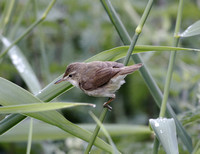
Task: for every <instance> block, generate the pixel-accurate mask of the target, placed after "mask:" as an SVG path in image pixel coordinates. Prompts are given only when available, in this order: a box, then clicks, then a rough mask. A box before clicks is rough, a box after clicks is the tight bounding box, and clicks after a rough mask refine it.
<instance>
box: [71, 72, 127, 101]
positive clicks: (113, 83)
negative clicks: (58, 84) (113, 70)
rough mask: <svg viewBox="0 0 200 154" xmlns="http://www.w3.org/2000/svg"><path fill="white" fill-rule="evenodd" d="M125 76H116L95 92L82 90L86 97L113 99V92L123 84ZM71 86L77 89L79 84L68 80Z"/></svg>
mask: <svg viewBox="0 0 200 154" xmlns="http://www.w3.org/2000/svg"><path fill="white" fill-rule="evenodd" d="M126 76H127V75H116V76H115V77H113V78H112V79H111V80H110V81H109V82H108V83H107V84H106V85H104V86H102V87H99V88H97V89H95V90H91V91H88V90H87V91H86V90H84V89H82V90H83V91H84V92H85V93H86V94H87V95H89V96H94V97H110V98H115V94H114V93H115V92H116V91H117V90H118V89H119V88H120V87H121V85H122V84H124V83H125V80H124V78H125V77H126ZM68 81H69V82H70V83H71V84H72V85H74V86H76V87H77V88H79V84H78V83H77V82H76V81H75V80H70V79H69V80H68Z"/></svg>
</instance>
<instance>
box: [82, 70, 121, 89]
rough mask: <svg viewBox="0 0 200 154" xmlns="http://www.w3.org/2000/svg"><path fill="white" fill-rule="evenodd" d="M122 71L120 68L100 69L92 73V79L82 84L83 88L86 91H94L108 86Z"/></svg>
mask: <svg viewBox="0 0 200 154" xmlns="http://www.w3.org/2000/svg"><path fill="white" fill-rule="evenodd" d="M119 71H120V69H119V68H112V67H105V68H98V69H97V70H95V71H94V72H90V73H91V74H92V75H90V78H87V81H85V82H82V83H83V84H82V85H81V87H82V88H83V89H85V90H94V89H97V88H99V87H101V86H103V85H105V84H107V83H108V82H109V81H110V79H111V78H112V77H113V76H115V75H116V74H117V73H118V72H119Z"/></svg>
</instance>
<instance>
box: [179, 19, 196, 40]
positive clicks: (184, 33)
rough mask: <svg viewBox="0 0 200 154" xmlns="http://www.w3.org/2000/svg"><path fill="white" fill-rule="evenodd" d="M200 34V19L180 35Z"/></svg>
mask: <svg viewBox="0 0 200 154" xmlns="http://www.w3.org/2000/svg"><path fill="white" fill-rule="evenodd" d="M199 34H200V20H198V21H197V22H195V23H194V24H192V25H190V26H189V27H188V28H187V29H186V30H185V31H184V32H183V33H182V34H181V35H180V36H181V37H191V36H195V35H199Z"/></svg>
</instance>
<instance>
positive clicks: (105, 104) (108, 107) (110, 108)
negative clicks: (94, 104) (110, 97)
mask: <svg viewBox="0 0 200 154" xmlns="http://www.w3.org/2000/svg"><path fill="white" fill-rule="evenodd" d="M103 107H104V108H107V109H108V110H109V111H112V107H111V106H110V105H108V104H107V102H105V103H104V104H103Z"/></svg>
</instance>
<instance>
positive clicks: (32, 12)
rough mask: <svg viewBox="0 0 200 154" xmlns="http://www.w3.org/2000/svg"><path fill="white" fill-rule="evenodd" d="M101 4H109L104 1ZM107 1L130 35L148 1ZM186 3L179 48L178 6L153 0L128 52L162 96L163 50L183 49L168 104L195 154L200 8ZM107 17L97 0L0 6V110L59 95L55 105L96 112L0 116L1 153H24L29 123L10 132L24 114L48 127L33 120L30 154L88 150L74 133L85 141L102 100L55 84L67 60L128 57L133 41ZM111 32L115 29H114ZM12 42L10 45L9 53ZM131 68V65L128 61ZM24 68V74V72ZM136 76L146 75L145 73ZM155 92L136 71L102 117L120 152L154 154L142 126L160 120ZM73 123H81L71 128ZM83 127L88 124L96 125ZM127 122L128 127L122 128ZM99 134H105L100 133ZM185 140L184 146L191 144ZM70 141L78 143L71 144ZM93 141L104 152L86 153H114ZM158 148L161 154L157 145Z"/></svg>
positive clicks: (165, 61)
mask: <svg viewBox="0 0 200 154" xmlns="http://www.w3.org/2000/svg"><path fill="white" fill-rule="evenodd" d="M102 2H108V1H107V0H106V1H104V0H103V1H102ZM111 2H112V4H113V7H114V9H115V11H116V12H117V13H118V15H119V17H120V18H121V20H120V21H121V24H124V26H125V31H127V32H128V33H129V35H130V36H131V37H132V36H133V34H134V30H135V29H136V26H138V24H139V21H140V19H141V16H142V15H143V12H144V9H145V7H146V5H147V1H144V0H143V1H141V0H140V1H139V0H134V1H128V0H125V1H119V0H118V1H111ZM183 4H184V5H183V6H184V7H183V13H182V23H181V25H180V26H181V29H180V33H181V34H180V35H179V37H181V39H180V43H179V46H181V47H180V48H175V47H172V40H173V35H174V27H175V20H176V19H177V10H178V1H162V2H161V1H155V2H154V5H153V8H152V9H151V12H150V14H149V16H148V18H147V21H146V22H145V24H144V27H143V29H142V33H141V34H140V37H139V39H138V40H137V44H136V46H135V48H134V51H133V54H136V53H140V57H142V59H143V62H144V64H145V67H146V70H147V71H148V72H149V73H150V74H151V75H152V77H153V78H154V80H155V81H156V83H157V85H158V86H159V87H160V89H161V91H163V89H164V85H165V80H166V72H167V64H168V61H169V52H164V51H171V50H180V51H177V57H176V59H175V65H174V73H173V76H172V82H171V87H170V89H169V98H168V103H170V105H171V106H172V108H173V110H174V111H175V112H174V113H175V114H174V115H173V116H175V117H177V121H178V122H179V123H180V122H181V123H182V124H183V126H185V125H187V127H183V126H182V125H181V123H180V125H178V126H179V128H178V129H181V130H185V132H183V136H184V135H185V136H187V135H188V134H189V136H190V137H191V138H192V141H193V143H188V145H189V144H193V148H194V153H195V152H197V153H198V151H199V138H198V129H199V128H198V124H199V115H200V114H199V95H200V94H199V93H200V91H199V79H200V76H199V74H200V70H199V66H200V63H199V61H200V56H199V53H198V52H196V51H199V50H194V49H195V48H197V49H199V41H200V39H199V36H196V35H199V33H200V31H199V18H200V15H199V13H198V11H199V4H198V2H196V1H185V2H184V3H183ZM109 9H110V8H108V10H109ZM46 15H47V16H46ZM108 15H112V14H110V12H109V11H108V12H106V11H105V10H104V9H103V7H102V5H101V3H100V2H99V1H92V0H84V1H82V0H75V1H74V0H67V1H64V0H63V1H55V0H52V1H51V2H49V1H36V0H33V1H31V0H26V1H25V0H21V1H14V0H2V1H0V31H1V36H0V37H1V44H0V48H1V51H0V57H1V58H0V76H1V79H0V88H1V89H0V91H1V93H0V96H1V97H0V102H1V105H3V106H7V105H13V104H15V105H16V104H18V105H22V104H26V103H34V104H36V103H39V102H49V101H51V100H52V99H55V98H56V97H57V96H60V97H58V98H57V99H58V100H56V101H54V102H61V101H62V102H63V101H64V102H89V103H94V104H96V106H97V107H96V108H95V109H91V108H89V107H81V106H79V107H76V108H72V109H66V110H62V111H61V113H62V114H63V115H61V113H59V112H57V111H45V112H38V113H27V114H18V115H13V114H12V115H10V116H8V117H7V118H4V117H2V119H3V120H2V121H1V122H0V132H1V133H4V132H5V131H7V130H9V129H10V128H11V129H10V131H7V132H6V133H5V134H3V135H2V136H0V146H1V149H2V151H0V153H1V152H2V153H6V152H7V153H9V152H10V151H9V150H10V147H11V146H12V147H13V144H10V143H11V142H18V143H16V144H15V145H16V146H15V148H13V150H14V152H15V153H25V150H24V149H23V148H26V147H24V146H23V147H22V145H21V142H27V138H28V137H27V134H28V129H29V128H28V127H29V126H28V122H29V121H24V122H23V123H20V124H19V125H17V127H13V126H14V125H16V124H17V123H18V122H20V121H21V120H23V119H24V118H25V115H26V116H30V117H34V118H36V119H40V120H42V121H45V122H47V123H50V124H51V125H49V124H47V123H41V122H40V123H38V121H37V122H35V121H34V123H33V140H35V141H36V142H35V143H32V144H33V145H32V149H31V153H48V152H50V151H48V150H49V149H50V148H45V147H48V146H49V147H52V149H51V152H57V151H64V152H65V153H73V151H74V150H79V152H81V153H82V152H83V151H84V150H85V147H86V145H87V144H86V142H85V141H81V142H80V141H79V140H73V139H72V138H70V137H72V135H73V136H76V137H78V138H82V139H83V140H86V141H89V140H90V138H89V136H90V134H91V133H90V132H89V131H91V132H93V129H94V123H95V122H94V121H93V120H92V118H91V117H90V115H89V114H88V111H89V110H92V111H93V112H94V113H95V114H96V115H98V114H100V111H101V109H102V104H103V102H105V101H106V99H104V98H93V97H89V96H86V95H85V94H84V93H82V92H81V91H80V90H78V89H75V88H73V89H72V86H71V85H70V84H68V83H63V84H59V85H56V86H55V85H54V82H55V81H56V80H57V79H58V78H60V77H61V74H62V73H63V72H64V71H65V68H66V66H67V65H68V64H69V63H71V62H75V61H94V60H110V61H116V60H118V61H120V62H121V59H122V58H123V57H125V56H126V52H127V50H128V49H129V46H122V45H123V44H125V45H129V43H130V40H129V39H127V38H125V37H124V36H123V34H122V33H120V32H119V31H120V30H119V29H118V28H119V27H117V26H116V24H115V21H112V22H110V20H109V19H108ZM111 20H112V19H111ZM119 25H120V23H119ZM120 26H121V25H120ZM114 27H115V28H116V29H118V30H117V31H116V29H115V28H114ZM121 30H122V29H121ZM184 30H185V31H184ZM128 33H127V34H128ZM118 34H119V35H120V36H118ZM127 36H128V35H127ZM189 36H190V37H189ZM5 41H6V42H7V43H5ZM11 44H12V47H14V48H12V49H11V46H10V45H11ZM139 44H140V45H139ZM186 48H187V49H186ZM190 48H191V49H190ZM9 49H11V50H9ZM14 49H15V50H14ZM183 50H185V51H183ZM186 50H190V51H186ZM191 50H193V51H191ZM5 51H6V52H5ZM102 51H103V52H102ZM149 51H155V52H149ZM161 51H162V52H161ZM142 52H143V53H142ZM6 53H7V54H6ZM15 55H16V56H15ZM13 56H14V57H13ZM132 63H133V62H132V60H130V62H129V64H132ZM20 66H21V67H20ZM22 68H23V69H24V70H25V71H22ZM141 74H142V76H143V73H142V72H141ZM58 76H59V77H58ZM143 77H144V76H143ZM2 78H5V79H7V80H10V81H12V82H14V84H12V83H10V82H9V81H7V80H5V79H2ZM145 81H146V80H145ZM16 84H17V85H19V86H20V87H22V88H23V89H22V88H19V87H18V86H16ZM16 87H17V88H16ZM42 87H44V88H42ZM18 88H19V89H20V90H19V89H18ZM24 89H26V90H28V91H30V92H31V93H32V94H34V96H33V95H32V94H30V93H29V92H27V91H26V90H24ZM40 90H41V91H40ZM149 91H150V92H149ZM64 92H66V93H64ZM63 93H64V94H63ZM61 94H62V95H61ZM151 95H152V96H153V97H152V96H151ZM156 95H157V93H156V92H155V93H154V94H152V91H151V89H150V88H149V85H148V81H146V83H145V82H144V80H143V78H142V77H141V76H140V75H139V73H135V74H133V75H130V76H128V77H127V78H126V84H125V85H123V86H122V88H121V89H120V90H119V92H117V98H116V100H115V101H114V102H113V103H112V104H111V106H112V107H113V111H112V112H109V113H107V117H106V123H114V124H112V125H106V124H105V129H106V130H107V132H108V133H109V135H110V136H111V137H112V140H113V142H114V144H115V145H116V147H117V149H118V150H119V151H120V152H122V153H136V152H140V153H150V151H151V150H152V148H151V145H152V144H153V140H152V138H151V135H152V133H151V131H150V129H148V126H147V123H148V120H149V119H150V118H155V117H158V116H159V114H158V113H159V110H158V108H157V106H156V105H155V102H156V103H157V101H158V100H156V99H155V96H156ZM154 99H155V100H154ZM48 104H50V103H47V105H48ZM61 105H62V104H61ZM56 107H57V106H56ZM32 110H34V109H32ZM34 111H35V110H34ZM30 112H31V111H30ZM0 113H1V111H0ZM64 116H65V118H64ZM97 117H98V116H97ZM68 120H69V121H68ZM175 120H176V119H175ZM70 121H71V122H70ZM76 122H79V124H80V125H76V124H74V123H76ZM66 123H67V125H66ZM83 123H87V124H83ZM88 123H93V125H91V124H88ZM124 123H125V124H126V125H122V124H124ZM52 124H53V125H54V126H53V125H52ZM135 124H140V126H135ZM44 125H45V126H44ZM46 125H47V126H46ZM43 126H44V127H43ZM55 126H56V127H55ZM79 126H80V127H79ZM40 128H41V129H40ZM58 128H61V129H62V130H61V129H58ZM63 130H64V131H63ZM88 130H89V131H88ZM106 130H104V132H105V131H106ZM66 131H67V132H68V133H66ZM69 133H70V134H69ZM177 133H180V131H178V132H177ZM181 133H182V132H181ZM137 134H138V135H137ZM100 136H105V135H104V134H103V133H102V132H100ZM178 137H179V140H178V144H179V153H188V149H186V148H185V145H184V144H183V142H182V141H181V140H182V138H181V135H178ZM65 138H67V139H65ZM48 139H50V142H49V143H42V142H37V141H38V140H40V141H41V140H42V141H44V140H48ZM64 139H65V142H66V144H64ZM185 139H186V141H185V142H187V141H189V140H187V138H185ZM71 140H72V141H73V142H74V143H77V145H71V144H69V142H71ZM97 140H98V143H96V145H97V147H101V148H103V149H104V150H102V149H101V148H96V147H94V148H93V149H92V151H91V152H93V153H100V152H102V151H105V150H107V151H111V150H112V148H111V146H110V145H108V143H105V142H104V141H102V139H100V138H97ZM109 140H110V139H109ZM5 142H6V143H5ZM19 142H20V143H19ZM79 142H80V144H78V143H79ZM23 144H24V143H23ZM66 146H67V147H66ZM77 146H78V148H77ZM189 146H190V145H189ZM41 151H42V152H41ZM159 151H160V152H161V153H164V150H163V149H162V148H160V149H159ZM76 152H77V151H76ZM76 152H75V153H76Z"/></svg>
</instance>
